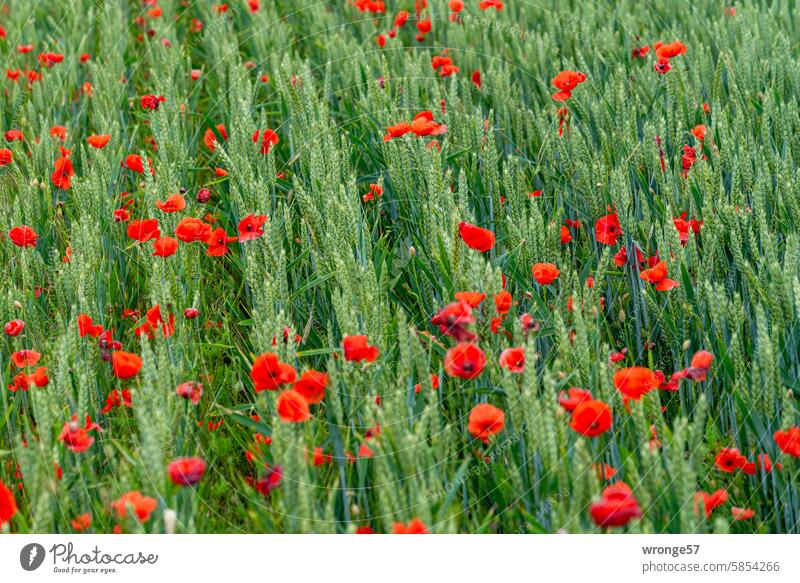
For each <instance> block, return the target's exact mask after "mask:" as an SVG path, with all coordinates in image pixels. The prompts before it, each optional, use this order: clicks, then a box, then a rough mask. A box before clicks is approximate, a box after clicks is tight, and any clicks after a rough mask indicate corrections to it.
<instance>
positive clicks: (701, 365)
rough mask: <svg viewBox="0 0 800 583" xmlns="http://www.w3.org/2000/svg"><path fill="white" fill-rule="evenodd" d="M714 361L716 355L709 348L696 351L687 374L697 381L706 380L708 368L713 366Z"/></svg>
mask: <svg viewBox="0 0 800 583" xmlns="http://www.w3.org/2000/svg"><path fill="white" fill-rule="evenodd" d="M712 362H714V355H713V354H711V353H710V352H708V351H707V350H700V351H698V352H695V354H694V356H692V361H691V363H689V368H688V369H687V370H686V376H688V377H689V378H691V379H692V380H695V381H704V380H706V375H707V373H708V369H710V368H711V363H712Z"/></svg>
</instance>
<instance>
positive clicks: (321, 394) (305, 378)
mask: <svg viewBox="0 0 800 583" xmlns="http://www.w3.org/2000/svg"><path fill="white" fill-rule="evenodd" d="M327 385H328V375H327V374H326V373H324V372H318V371H316V370H313V369H311V370H307V371H306V372H304V373H303V374H302V375H300V378H299V379H297V382H296V383H295V384H294V386H293V387H292V389H294V390H295V391H297V392H298V393H300V394H301V395H302V396H303V397H304V398H305V400H306V401H308V403H309V404H310V405H313V404H316V403H321V402H322V400H323V399H324V398H325V387H326V386H327Z"/></svg>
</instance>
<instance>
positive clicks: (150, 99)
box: [139, 93, 167, 111]
mask: <svg viewBox="0 0 800 583" xmlns="http://www.w3.org/2000/svg"><path fill="white" fill-rule="evenodd" d="M166 100H167V99H166V98H165V97H163V96H162V95H153V94H152V93H148V94H147V95H142V98H141V99H140V100H139V104H140V105H141V106H142V109H149V110H151V111H153V110H156V109H158V106H159V105H161V104H162V103H163V102H164V101H166Z"/></svg>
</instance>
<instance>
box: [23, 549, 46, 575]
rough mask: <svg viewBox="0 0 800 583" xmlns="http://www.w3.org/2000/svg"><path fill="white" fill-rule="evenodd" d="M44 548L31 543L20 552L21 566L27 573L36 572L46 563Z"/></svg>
mask: <svg viewBox="0 0 800 583" xmlns="http://www.w3.org/2000/svg"><path fill="white" fill-rule="evenodd" d="M44 556H45V552H44V547H43V546H42V545H40V544H39V543H29V544H27V545H25V546H24V547H22V550H21V551H20V552H19V564H20V565H22V568H23V569H25V570H26V571H35V570H36V569H38V568H39V567H41V566H42V563H43V562H44Z"/></svg>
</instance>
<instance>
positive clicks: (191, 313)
mask: <svg viewBox="0 0 800 583" xmlns="http://www.w3.org/2000/svg"><path fill="white" fill-rule="evenodd" d="M198 315H200V310H198V309H197V308H186V309H185V310H184V311H183V316H184V317H185V318H188V319H189V320H194V319H195V318H196V317H197V316H198Z"/></svg>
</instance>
